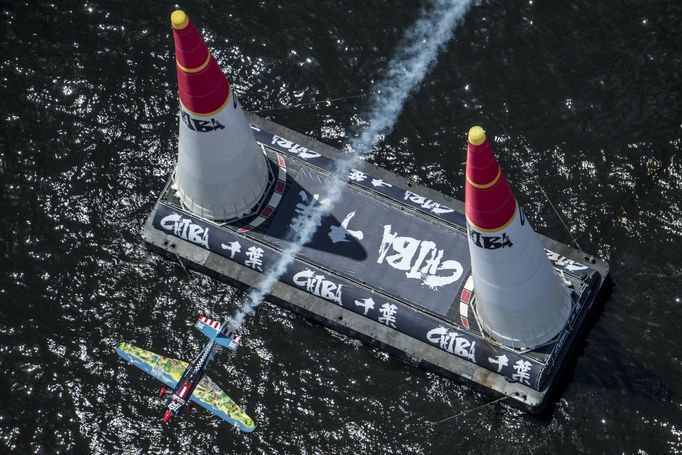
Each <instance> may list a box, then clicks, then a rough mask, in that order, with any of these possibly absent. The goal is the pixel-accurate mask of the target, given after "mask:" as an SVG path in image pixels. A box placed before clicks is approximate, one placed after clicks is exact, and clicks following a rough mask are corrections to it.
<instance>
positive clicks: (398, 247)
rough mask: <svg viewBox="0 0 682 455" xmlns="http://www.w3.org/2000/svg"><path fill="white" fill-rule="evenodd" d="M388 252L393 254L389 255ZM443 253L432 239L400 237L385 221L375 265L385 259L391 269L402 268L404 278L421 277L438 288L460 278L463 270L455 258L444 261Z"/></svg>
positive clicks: (430, 286)
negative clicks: (421, 239)
mask: <svg viewBox="0 0 682 455" xmlns="http://www.w3.org/2000/svg"><path fill="white" fill-rule="evenodd" d="M389 252H392V253H394V254H391V255H389V254H388V253H389ZM443 254H444V252H443V250H442V249H439V248H438V247H437V245H436V244H435V243H434V242H432V241H430V240H423V241H420V240H417V239H414V238H412V237H400V236H398V233H397V232H396V233H394V232H391V225H390V224H388V225H384V236H383V238H382V240H381V246H380V247H379V258H378V259H377V264H381V263H383V262H384V260H386V263H387V264H388V265H390V266H391V267H393V268H394V269H397V270H404V271H405V276H407V278H412V279H419V280H422V284H423V285H425V286H428V287H429V288H431V289H437V288H439V287H441V286H446V285H448V284H451V283H454V282H455V281H457V280H459V279H460V278H461V276H462V272H463V271H464V269H463V268H462V264H460V263H459V262H458V261H455V260H452V259H449V260H446V261H443V260H442V259H443ZM443 272H446V273H443ZM447 272H450V273H447Z"/></svg>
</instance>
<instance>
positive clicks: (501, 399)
mask: <svg viewBox="0 0 682 455" xmlns="http://www.w3.org/2000/svg"><path fill="white" fill-rule="evenodd" d="M507 398H510V397H508V396H504V397H500V398H496V399H494V400H493V401H489V402H488V403H485V404H482V405H480V406H476V407H474V408H469V409H467V410H464V411H462V412H460V413H458V414H455V415H451V416H450V417H445V418H444V419H440V420H436V421H435V422H429V424H431V425H438V424H439V423H443V422H447V421H448V420H452V419H456V418H457V417H461V416H463V415H467V414H469V413H471V412H474V411H478V410H481V409H483V408H487V407H488V406H492V405H494V404H495V403H499V402H500V401H503V400H506V399H507Z"/></svg>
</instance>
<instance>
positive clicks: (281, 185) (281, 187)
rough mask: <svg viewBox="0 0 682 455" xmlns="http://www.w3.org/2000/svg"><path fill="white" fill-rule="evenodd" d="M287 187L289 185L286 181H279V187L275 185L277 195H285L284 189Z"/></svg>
mask: <svg viewBox="0 0 682 455" xmlns="http://www.w3.org/2000/svg"><path fill="white" fill-rule="evenodd" d="M286 186H287V184H286V182H285V181H284V180H277V185H275V193H279V194H282V193H284V188H286Z"/></svg>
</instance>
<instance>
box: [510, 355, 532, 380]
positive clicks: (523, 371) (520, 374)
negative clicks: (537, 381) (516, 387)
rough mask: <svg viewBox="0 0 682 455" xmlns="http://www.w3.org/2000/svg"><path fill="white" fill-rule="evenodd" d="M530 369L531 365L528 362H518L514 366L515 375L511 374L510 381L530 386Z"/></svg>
mask: <svg viewBox="0 0 682 455" xmlns="http://www.w3.org/2000/svg"><path fill="white" fill-rule="evenodd" d="M531 368H532V365H531V363H530V362H529V361H527V360H518V361H517V362H516V363H515V364H514V370H516V373H515V374H512V379H516V380H517V381H519V382H520V383H522V384H526V385H530V382H529V380H530V373H528V372H529V371H530V369H531Z"/></svg>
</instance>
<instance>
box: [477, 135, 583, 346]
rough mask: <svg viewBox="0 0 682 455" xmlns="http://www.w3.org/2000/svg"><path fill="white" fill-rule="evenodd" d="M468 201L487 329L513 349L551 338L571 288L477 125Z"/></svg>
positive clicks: (562, 321) (567, 310) (565, 312)
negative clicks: (526, 215)
mask: <svg viewBox="0 0 682 455" xmlns="http://www.w3.org/2000/svg"><path fill="white" fill-rule="evenodd" d="M464 201H465V209H466V217H467V232H468V234H469V252H470V254H471V269H472V275H473V278H474V294H475V296H476V309H477V313H478V318H479V321H480V323H481V324H482V325H483V329H484V330H485V332H486V333H488V334H489V335H490V336H492V337H493V338H494V339H495V340H497V341H499V342H500V343H502V344H505V345H507V346H510V347H514V348H524V349H525V348H533V347H537V346H540V345H542V344H545V343H547V342H548V341H550V340H551V339H552V338H554V337H555V336H556V335H557V334H559V332H560V331H561V330H562V329H563V327H564V326H565V325H566V321H567V320H568V318H569V316H570V314H571V297H570V292H569V290H568V289H567V288H566V286H565V284H564V282H563V279H562V278H561V277H559V275H558V274H557V273H556V272H555V271H554V268H553V267H552V264H551V263H550V262H549V260H548V259H547V255H546V253H545V250H544V249H543V247H542V245H541V244H540V241H539V239H538V237H537V234H536V233H535V231H534V230H533V228H532V227H531V225H530V223H529V222H528V220H527V219H526V217H525V216H524V214H523V211H522V210H521V208H520V207H519V206H518V204H517V202H516V198H515V197H514V194H513V193H512V191H511V189H510V188H509V184H508V183H507V179H506V178H505V177H504V174H503V173H502V170H501V169H500V166H499V165H498V163H497V159H495V156H494V155H493V151H492V149H491V147H490V144H489V143H488V140H487V139H486V137H485V131H483V128H481V127H479V126H474V127H473V128H471V130H469V141H468V147H467V167H466V183H465V198H464Z"/></svg>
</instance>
